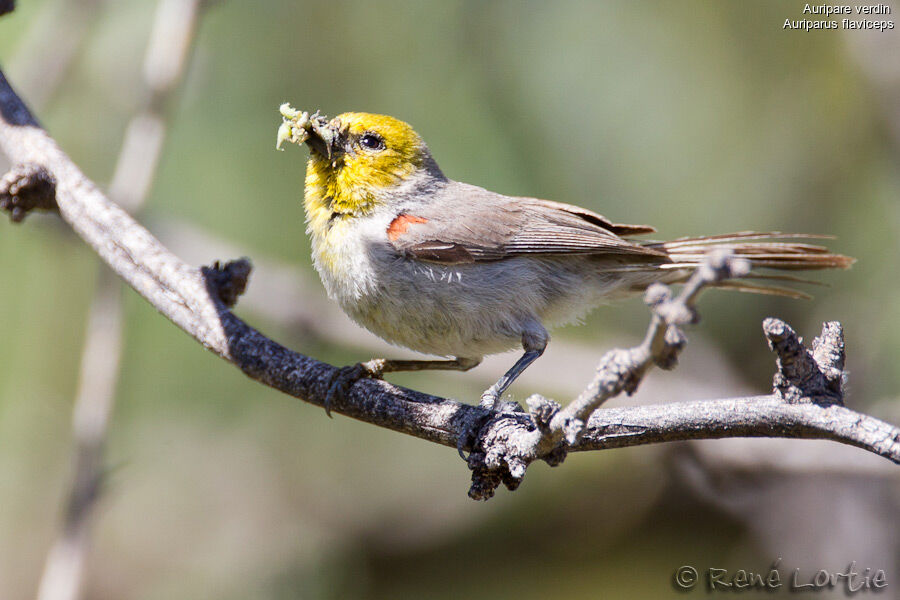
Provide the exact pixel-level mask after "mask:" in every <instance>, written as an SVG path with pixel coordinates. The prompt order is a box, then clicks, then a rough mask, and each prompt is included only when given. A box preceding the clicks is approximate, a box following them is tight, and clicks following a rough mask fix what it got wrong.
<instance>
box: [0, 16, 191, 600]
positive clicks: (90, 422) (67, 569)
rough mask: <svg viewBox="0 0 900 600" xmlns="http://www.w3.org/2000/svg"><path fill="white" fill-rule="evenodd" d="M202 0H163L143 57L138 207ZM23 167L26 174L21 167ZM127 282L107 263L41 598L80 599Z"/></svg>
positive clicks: (127, 159)
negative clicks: (67, 484) (70, 470)
mask: <svg viewBox="0 0 900 600" xmlns="http://www.w3.org/2000/svg"><path fill="white" fill-rule="evenodd" d="M200 4H201V3H200V1H199V0H160V2H159V4H158V6H157V11H156V19H155V21H154V25H153V28H152V30H151V34H150V43H149V45H148V49H147V52H146V56H145V61H144V89H145V93H144V100H143V103H142V106H141V108H140V109H139V111H138V113H137V114H136V115H135V116H134V117H133V118H132V120H131V122H130V123H129V125H128V128H127V130H126V135H125V139H124V142H123V145H122V149H121V151H120V153H119V159H118V161H117V163H116V168H115V172H114V175H113V180H112V184H111V185H110V189H109V194H110V197H112V198H113V199H115V200H116V201H117V202H118V203H119V204H121V205H123V206H125V207H127V208H128V209H129V210H131V211H133V212H138V211H140V209H141V207H142V206H143V204H144V202H145V201H146V199H147V196H148V194H149V191H150V185H151V183H152V181H153V177H154V174H155V173H156V167H157V164H158V159H159V154H160V151H161V149H162V145H163V140H164V137H165V131H166V122H165V121H166V113H167V110H166V109H167V107H168V104H169V102H170V98H171V97H172V95H173V93H174V91H175V90H176V89H177V87H178V84H179V83H180V81H181V80H182V78H183V74H184V72H185V70H186V66H187V63H188V57H189V49H190V48H191V46H192V41H193V39H194V37H195V35H194V34H195V32H196V26H197V20H198V13H199V9H200ZM16 175H17V177H18V178H19V181H23V179H24V178H23V176H22V174H21V173H17V174H16ZM37 176H39V175H37V174H35V177H37ZM46 179H47V178H46V177H44V179H43V180H42V181H46ZM25 189H26V190H27V189H28V188H27V187H26V188H25ZM45 194H46V185H45V186H44V188H43V189H42V194H40V195H38V194H35V196H36V197H37V198H42V204H39V203H38V202H37V201H36V200H35V201H32V203H33V204H34V205H35V206H36V207H39V208H45V209H47V208H54V206H51V205H48V202H47V200H46V198H44V196H45ZM26 198H27V196H26ZM0 202H2V200H0ZM26 210H27V209H26V208H25V207H24V206H17V207H16V208H14V209H13V212H11V216H12V218H13V220H16V217H18V220H21V219H22V218H24V216H25V214H26ZM15 211H18V212H15ZM120 285H121V284H120V282H119V281H118V280H117V279H116V278H115V277H114V275H113V273H112V272H110V271H108V270H106V269H103V270H102V271H101V272H100V273H99V275H98V278H97V287H96V289H95V292H94V300H93V302H92V305H91V312H90V318H89V319H88V326H87V329H86V333H85V343H84V350H83V351H82V364H81V372H80V383H79V389H78V395H77V397H76V401H75V408H74V411H73V419H72V437H73V441H74V448H73V463H74V477H73V482H72V486H71V488H70V490H69V494H68V498H67V500H66V511H65V517H64V522H63V525H62V528H61V531H60V534H59V536H58V537H57V539H56V541H55V542H54V544H53V547H52V548H51V551H50V553H49V555H48V557H47V562H46V564H45V566H44V573H43V575H42V577H41V583H40V586H39V591H38V598H39V600H70V599H73V600H74V599H76V598H79V597H80V594H81V588H82V580H83V578H84V565H85V560H86V555H87V551H88V548H89V546H90V525H91V515H92V512H93V508H94V506H95V505H96V503H97V500H98V498H99V495H100V488H101V484H102V478H103V448H104V445H105V442H106V432H107V429H108V425H109V419H110V415H111V413H112V410H113V407H114V406H115V392H116V384H117V380H118V375H119V368H120V359H121V345H122V328H123V317H122V306H121V289H120Z"/></svg>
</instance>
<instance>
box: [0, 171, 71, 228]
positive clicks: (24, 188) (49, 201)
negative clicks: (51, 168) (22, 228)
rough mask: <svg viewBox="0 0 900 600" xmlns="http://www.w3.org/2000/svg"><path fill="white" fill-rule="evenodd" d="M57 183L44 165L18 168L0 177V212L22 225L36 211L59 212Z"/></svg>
mask: <svg viewBox="0 0 900 600" xmlns="http://www.w3.org/2000/svg"><path fill="white" fill-rule="evenodd" d="M57 208H58V206H57V204H56V182H55V181H54V179H53V176H52V175H50V173H49V172H48V171H47V170H46V169H45V168H44V167H42V166H40V165H35V164H23V165H16V166H14V167H13V168H11V169H10V170H9V171H8V172H7V173H6V174H5V175H3V176H2V177H0V210H5V211H7V212H9V218H10V220H11V221H12V222H13V223H20V222H21V221H22V220H23V219H24V218H25V215H27V214H28V213H29V212H31V211H32V210H34V209H40V210H56V209H57Z"/></svg>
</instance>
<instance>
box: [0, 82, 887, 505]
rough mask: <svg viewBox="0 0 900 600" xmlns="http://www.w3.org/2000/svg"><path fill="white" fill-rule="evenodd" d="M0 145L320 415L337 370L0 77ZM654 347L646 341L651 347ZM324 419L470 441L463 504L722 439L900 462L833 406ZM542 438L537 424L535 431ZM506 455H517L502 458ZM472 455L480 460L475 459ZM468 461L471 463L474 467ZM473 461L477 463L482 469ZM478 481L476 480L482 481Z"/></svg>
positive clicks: (264, 374)
mask: <svg viewBox="0 0 900 600" xmlns="http://www.w3.org/2000/svg"><path fill="white" fill-rule="evenodd" d="M0 114H2V115H3V116H4V121H3V122H0V145H2V147H3V149H4V151H5V152H6V153H7V154H8V155H9V156H10V157H11V158H12V159H13V161H14V162H37V163H39V164H42V165H44V166H45V167H46V168H47V169H48V170H49V171H50V172H51V173H53V175H54V176H55V178H56V181H57V201H58V204H59V207H60V214H61V215H62V217H63V219H65V220H66V221H67V222H68V223H69V224H70V225H71V226H72V227H73V229H75V231H76V232H77V233H78V234H79V235H80V236H81V237H82V238H84V239H85V241H86V242H87V243H89V244H90V245H91V246H92V247H94V248H95V250H96V251H97V253H98V255H100V257H101V258H102V259H103V260H104V261H106V262H107V263H108V264H109V265H110V266H111V267H112V268H113V269H114V270H115V271H116V272H117V273H118V274H119V275H120V276H121V277H122V278H124V279H125V280H126V281H128V282H129V284H130V285H132V287H134V288H135V289H136V290H137V291H138V292H139V293H140V294H141V295H143V296H144V297H145V298H146V299H147V300H148V301H149V302H151V304H153V306H154V307H156V308H157V309H158V310H159V311H160V312H161V313H163V314H164V315H166V316H167V317H168V318H169V319H171V320H172V321H173V322H174V323H176V324H177V325H178V326H179V327H181V328H182V329H184V330H185V331H186V332H187V333H189V334H190V335H192V336H193V337H194V338H195V339H197V340H198V341H199V342H200V343H201V344H203V345H204V346H205V347H206V348H207V349H209V350H211V351H212V352H215V353H216V354H218V355H219V356H221V357H222V358H224V359H225V360H228V361H230V362H231V363H233V364H234V365H235V366H237V367H238V368H240V369H241V370H242V371H243V372H244V373H246V374H247V375H248V376H250V377H252V378H254V379H256V380H258V381H260V382H262V383H264V384H266V385H269V386H271V387H273V388H275V389H278V390H281V391H283V392H285V393H287V394H290V395H292V396H295V397H297V398H300V399H302V400H305V401H307V402H310V403H313V404H317V405H320V406H322V405H323V404H324V401H325V397H326V394H327V391H328V386H329V383H330V381H331V380H332V378H333V376H334V374H335V367H332V366H331V365H327V364H324V363H321V362H319V361H316V360H314V359H312V358H309V357H307V356H304V355H302V354H298V353H295V352H291V351H290V350H288V349H286V348H284V347H282V346H280V345H279V344H277V343H275V342H273V341H272V340H269V339H268V338H266V337H265V336H263V335H262V334H261V333H259V332H258V331H256V330H255V329H253V328H251V327H250V326H248V325H247V324H245V323H244V322H243V321H241V320H240V319H238V318H237V317H235V316H234V315H233V314H232V313H231V312H230V311H229V310H228V309H227V308H226V306H225V305H224V303H223V302H222V301H221V300H220V298H219V294H218V291H217V290H214V289H211V288H213V287H214V283H213V282H211V281H208V280H207V279H206V278H204V276H203V274H202V273H201V272H200V271H198V270H196V269H192V268H191V267H189V266H188V265H186V264H185V263H183V262H182V261H181V260H180V259H178V258H177V257H176V256H174V255H172V254H171V253H170V252H169V251H168V250H167V249H166V248H164V247H163V246H162V245H161V244H160V243H159V242H158V241H157V240H156V239H155V238H154V237H153V236H152V235H150V233H149V232H147V231H146V230H145V229H144V228H143V227H141V226H140V225H139V224H138V223H136V222H135V221H134V220H133V219H131V218H130V217H129V216H128V215H127V214H125V213H124V212H123V211H122V210H121V209H119V208H118V207H117V206H116V205H115V204H113V203H111V202H110V201H109V200H108V199H107V198H106V197H105V196H104V195H103V194H102V193H100V192H99V190H97V189H96V187H95V186H94V185H93V184H92V183H91V182H90V181H89V180H87V179H86V178H85V177H84V175H82V174H81V172H80V171H79V170H78V168H77V167H76V166H75V165H74V164H72V163H71V161H70V160H69V159H68V157H67V156H66V155H65V154H64V153H62V152H61V151H60V150H59V148H58V147H57V146H56V144H55V143H54V142H53V140H51V139H50V138H49V136H48V135H47V134H46V133H45V132H44V131H42V130H41V129H39V128H38V127H36V126H35V125H34V124H33V121H32V122H29V123H24V124H23V123H22V122H21V121H22V120H21V118H20V119H19V120H18V121H15V120H10V119H9V118H7V117H6V115H22V114H26V115H27V114H28V113H27V111H26V110H25V109H24V106H22V104H21V101H20V100H19V99H18V98H17V97H16V96H15V94H14V93H13V92H12V90H11V89H10V88H9V85H8V84H7V83H6V80H5V78H0ZM654 338H655V336H654ZM332 410H333V411H334V412H337V413H341V414H344V415H347V416H350V417H353V418H355V419H359V420H362V421H366V422H369V423H373V424H375V425H378V426H381V427H386V428H389V429H393V430H395V431H401V432H403V433H407V434H409V435H413V436H416V437H419V438H422V439H426V440H429V441H433V442H437V443H440V444H443V445H446V446H450V447H455V446H456V445H457V441H458V440H459V438H460V436H461V435H466V433H467V432H470V431H472V430H473V429H474V430H475V431H478V435H477V436H476V440H475V442H474V443H472V444H464V445H463V447H464V449H466V450H473V449H474V450H475V451H474V452H473V453H472V455H471V456H470V465H472V466H475V467H476V468H479V469H482V471H483V472H482V473H481V474H479V473H476V474H475V476H474V477H473V489H472V490H471V491H470V495H472V496H473V497H476V498H486V497H489V496H490V495H491V494H492V493H493V490H494V488H495V487H496V485H497V484H499V483H500V482H504V483H506V484H507V485H508V486H509V487H515V486H516V485H518V482H519V481H521V475H522V474H523V473H524V469H525V467H527V465H528V464H529V463H530V462H532V461H533V460H535V459H538V458H540V459H542V460H546V461H548V462H550V463H558V462H559V460H560V459H561V455H564V452H562V453H561V452H560V451H559V448H563V450H564V451H565V450H567V451H581V450H596V449H602V448H613V447H624V446H634V445H639V444H647V443H654V442H662V441H673V440H683V439H702V438H721V437H735V436H740V437H746V436H750V437H802V438H821V439H832V440H836V441H840V442H843V443H847V444H852V445H857V446H860V447H862V448H865V449H866V450H869V451H870V452H874V453H876V454H879V455H881V456H884V457H886V458H889V459H890V460H893V461H894V462H898V463H900V430H898V429H897V428H894V427H892V426H890V425H888V424H886V423H883V422H881V421H879V420H877V419H874V418H872V417H868V416H866V415H862V414H859V413H856V412H853V411H851V410H849V409H846V408H844V407H842V406H838V405H834V404H832V405H828V406H823V405H820V404H814V403H807V404H790V403H786V402H784V401H782V400H780V399H779V398H776V397H774V396H765V397H761V398H738V399H730V400H714V401H705V402H690V403H684V404H667V405H664V406H663V405H661V406H642V407H631V408H617V409H604V408H600V409H598V410H596V411H594V413H593V415H592V416H591V417H590V419H589V420H588V422H587V425H586V427H585V428H584V430H583V431H582V433H581V436H580V439H579V440H578V441H577V442H576V443H575V444H573V445H571V446H566V445H562V446H555V447H553V448H546V447H545V445H542V444H541V443H540V440H541V438H542V437H543V436H544V433H542V432H541V431H540V428H539V422H538V419H537V418H536V417H535V416H534V415H531V414H527V413H521V412H509V413H493V412H489V411H486V410H484V409H481V408H478V407H475V406H470V405H467V404H462V403H459V402H455V401H452V400H447V399H444V398H438V397H434V396H429V395H426V394H422V393H419V392H415V391H412V390H407V389H403V388H398V387H395V386H392V385H390V384H388V383H386V382H384V381H373V380H367V379H364V380H361V381H358V382H356V383H355V384H354V385H353V386H351V387H350V389H349V390H348V393H347V394H346V396H344V397H338V398H335V401H334V402H333V405H332ZM542 427H546V422H545V423H544V424H543V425H542ZM510 448H513V449H515V450H516V452H507V450H508V449H510ZM476 455H478V456H476ZM473 457H475V459H474V460H473ZM478 460H480V461H481V463H480V464H481V466H479V463H478ZM482 475H483V476H482Z"/></svg>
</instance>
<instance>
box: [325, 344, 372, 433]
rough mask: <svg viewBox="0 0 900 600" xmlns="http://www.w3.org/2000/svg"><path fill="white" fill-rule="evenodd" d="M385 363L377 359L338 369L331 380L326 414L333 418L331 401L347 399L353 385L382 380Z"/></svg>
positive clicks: (327, 395)
mask: <svg viewBox="0 0 900 600" xmlns="http://www.w3.org/2000/svg"><path fill="white" fill-rule="evenodd" d="M383 363H384V360H383V359H379V358H375V359H372V360H370V361H368V362H364V363H356V364H355V365H352V366H349V367H340V368H338V369H337V370H336V371H335V373H334V376H333V377H332V378H331V384H330V385H329V386H328V394H326V395H325V414H326V415H328V417H329V418H331V401H332V400H333V399H334V397H335V395H337V394H340V396H341V397H345V396H346V394H347V392H348V391H350V388H351V387H353V384H355V383H356V382H357V381H359V380H360V379H381V375H382V370H383Z"/></svg>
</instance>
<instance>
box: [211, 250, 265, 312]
mask: <svg viewBox="0 0 900 600" xmlns="http://www.w3.org/2000/svg"><path fill="white" fill-rule="evenodd" d="M252 270H253V264H252V263H251V262H250V259H249V258H246V257H245V258H239V259H237V260H230V261H228V262H227V263H225V264H224V265H222V264H220V263H219V261H216V262H214V263H213V264H212V266H211V267H201V268H200V273H201V274H202V275H203V279H204V280H205V281H206V287H207V290H209V293H210V295H211V296H213V297H214V298H217V299H219V300H221V301H222V303H223V304H224V305H225V306H227V307H228V308H231V307H233V306H234V305H235V304H236V303H237V299H238V298H239V297H240V295H241V294H243V293H244V290H245V289H247V282H248V281H249V279H250V272H251V271H252Z"/></svg>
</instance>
